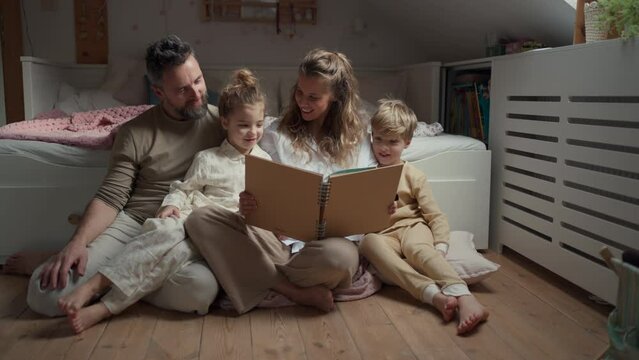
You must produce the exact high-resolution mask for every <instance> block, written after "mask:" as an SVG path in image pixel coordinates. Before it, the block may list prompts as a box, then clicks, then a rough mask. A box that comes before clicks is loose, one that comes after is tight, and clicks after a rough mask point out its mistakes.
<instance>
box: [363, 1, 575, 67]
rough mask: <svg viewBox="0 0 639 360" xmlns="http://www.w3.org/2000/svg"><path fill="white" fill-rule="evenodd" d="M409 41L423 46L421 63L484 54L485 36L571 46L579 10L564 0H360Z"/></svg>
mask: <svg viewBox="0 0 639 360" xmlns="http://www.w3.org/2000/svg"><path fill="white" fill-rule="evenodd" d="M359 1H360V2H361V5H364V6H365V7H366V8H367V10H368V11H367V12H368V13H369V14H371V15H372V17H371V19H369V20H366V19H365V20H366V21H383V22H385V25H384V26H386V27H388V28H389V31H393V32H395V33H396V34H398V36H401V37H403V38H404V41H406V42H409V43H412V44H414V46H415V47H418V48H420V49H421V50H420V53H422V54H423V59H421V60H422V61H444V62H447V61H459V60H466V59H474V58H481V57H484V56H485V46H486V35H487V34H490V33H495V34H496V35H497V36H498V37H499V38H509V39H535V40H539V41H541V42H542V43H544V44H545V45H546V46H550V47H558V46H564V45H569V44H572V33H573V24H574V21H575V9H574V8H573V7H572V6H571V5H570V4H569V3H568V2H566V1H565V0H359Z"/></svg>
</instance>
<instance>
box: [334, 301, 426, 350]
mask: <svg viewBox="0 0 639 360" xmlns="http://www.w3.org/2000/svg"><path fill="white" fill-rule="evenodd" d="M337 307H338V309H339V311H340V313H341V314H342V317H343V318H344V320H345V321H346V326H347V327H348V330H349V331H350V333H351V336H352V337H353V339H354V340H355V344H356V345H357V348H358V350H359V353H360V355H361V356H362V358H363V359H367V360H368V359H416V356H415V354H413V352H412V351H411V349H410V347H409V346H408V344H407V343H406V341H404V339H403V337H402V336H401V335H400V333H399V332H398V331H397V328H395V326H394V325H393V323H392V322H391V321H390V319H389V318H388V317H387V316H386V314H385V313H384V311H383V309H382V308H381V307H380V306H379V304H378V303H377V301H375V298H374V297H369V298H366V299H363V300H357V301H351V302H340V303H337Z"/></svg>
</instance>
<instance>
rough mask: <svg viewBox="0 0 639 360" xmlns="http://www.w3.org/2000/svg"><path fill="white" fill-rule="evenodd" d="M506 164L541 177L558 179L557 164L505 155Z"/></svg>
mask: <svg viewBox="0 0 639 360" xmlns="http://www.w3.org/2000/svg"><path fill="white" fill-rule="evenodd" d="M504 164H505V165H510V166H513V167H516V168H519V169H523V170H528V171H532V172H535V173H538V174H541V175H546V176H552V177H555V178H556V177H557V168H558V167H557V163H553V162H549V161H544V160H538V159H534V158H530V157H527V156H521V155H516V154H509V153H506V154H504Z"/></svg>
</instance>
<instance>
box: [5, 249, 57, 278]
mask: <svg viewBox="0 0 639 360" xmlns="http://www.w3.org/2000/svg"><path fill="white" fill-rule="evenodd" d="M54 254H55V252H53V251H20V252H17V253H15V254H13V255H11V256H9V257H8V258H7V261H6V262H5V264H4V265H3V266H2V273H4V274H7V275H31V274H33V272H34V271H35V269H37V268H38V266H40V264H42V263H43V262H45V261H46V260H47V259H48V258H50V257H51V256H53V255H54Z"/></svg>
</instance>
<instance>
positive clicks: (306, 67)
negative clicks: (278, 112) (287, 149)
mask: <svg viewBox="0 0 639 360" xmlns="http://www.w3.org/2000/svg"><path fill="white" fill-rule="evenodd" d="M299 75H304V76H309V77H317V78H319V79H324V80H325V81H326V82H327V84H328V86H330V88H331V91H332V92H333V96H334V97H335V101H333V103H332V104H331V105H330V109H329V111H328V114H327V115H326V119H325V120H324V124H323V126H322V129H321V131H322V137H321V140H320V143H319V144H318V147H319V150H320V152H322V153H323V154H325V155H328V157H329V158H331V159H332V160H334V161H335V162H336V163H338V164H340V165H342V166H348V165H350V164H351V163H352V161H353V160H354V159H355V151H356V150H357V149H358V146H359V144H360V142H361V140H362V138H363V137H364V125H363V124H362V121H361V119H360V118H359V115H357V108H358V106H359V95H358V93H359V90H358V84H357V79H356V78H355V74H354V72H353V67H352V66H351V62H350V60H348V58H347V57H346V56H345V55H344V54H342V53H338V52H331V51H326V50H323V49H315V50H311V51H310V52H308V54H306V56H305V57H304V60H302V63H301V64H300V67H299ZM296 89H297V83H295V85H294V86H293V88H292V89H291V95H290V101H289V104H288V109H287V110H286V113H285V114H284V117H283V118H282V121H281V123H280V126H279V129H278V130H280V131H281V132H283V133H285V134H287V135H288V136H289V137H290V138H291V140H292V143H293V148H294V149H295V150H301V151H304V152H306V153H308V154H310V153H311V152H312V148H311V146H310V144H312V143H313V142H314V141H315V139H313V136H312V134H311V130H310V129H311V124H310V123H309V122H308V121H304V119H303V118H302V113H301V111H300V108H299V106H298V105H297V101H295V91H296Z"/></svg>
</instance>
